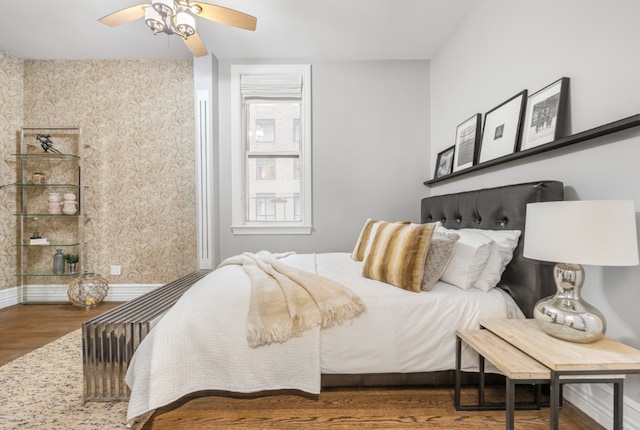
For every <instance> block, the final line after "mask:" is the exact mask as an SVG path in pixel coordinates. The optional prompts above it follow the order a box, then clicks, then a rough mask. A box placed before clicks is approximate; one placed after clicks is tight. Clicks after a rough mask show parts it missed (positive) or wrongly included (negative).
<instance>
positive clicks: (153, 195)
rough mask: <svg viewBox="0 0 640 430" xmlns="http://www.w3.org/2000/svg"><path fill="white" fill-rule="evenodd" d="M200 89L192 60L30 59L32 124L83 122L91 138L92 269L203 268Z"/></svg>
mask: <svg viewBox="0 0 640 430" xmlns="http://www.w3.org/2000/svg"><path fill="white" fill-rule="evenodd" d="M5 61H6V60H5ZM3 86H4V85H3ZM193 88H194V87H193V64H192V61H186V60H183V61H147V60H145V61H119V60H118V61H116V60H95V61H67V60H64V61H58V60H56V61H43V60H25V61H24V119H23V121H22V122H23V123H24V125H25V126H31V127H40V126H79V127H82V132H83V140H84V143H85V144H87V145H90V147H89V148H87V149H85V156H86V161H85V171H84V172H83V181H84V184H85V186H87V187H88V188H86V190H85V194H84V195H85V198H84V200H85V201H84V209H85V214H86V215H87V217H88V221H87V222H86V225H85V239H86V241H87V247H86V250H85V264H84V269H85V270H88V271H93V272H96V273H99V274H100V275H102V276H104V277H106V278H107V279H108V280H109V282H110V283H117V284H128V283H133V284H135V283H142V284H147V283H166V282H170V281H172V280H174V279H176V278H178V277H180V276H182V275H185V274H187V273H189V272H191V271H194V270H196V266H197V256H196V234H197V233H196V191H195V144H194V128H195V114H194V95H193V92H194V90H193ZM2 90H3V89H0V91H2ZM5 91H6V90H5ZM0 112H2V110H0ZM1 115H2V114H1V113H0V116H1ZM18 123H20V120H19V119H18ZM18 125H19V124H18ZM12 126H13V127H15V126H16V124H15V122H13V123H12ZM3 130H4V126H3ZM2 169H3V170H4V169H5V168H4V167H2ZM11 169H13V167H11ZM2 173H3V175H4V171H3V172H2ZM7 174H10V173H7ZM3 219H6V218H4V217H3ZM3 243H5V241H3ZM111 265H120V266H121V268H122V274H121V275H120V276H110V275H109V273H110V266H111ZM3 266H4V265H1V266H0V267H3ZM14 267H15V266H14ZM0 270H2V269H0Z"/></svg>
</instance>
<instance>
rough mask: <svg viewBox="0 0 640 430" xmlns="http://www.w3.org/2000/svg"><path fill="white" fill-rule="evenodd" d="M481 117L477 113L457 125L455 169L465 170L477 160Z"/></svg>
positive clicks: (455, 170)
mask: <svg viewBox="0 0 640 430" xmlns="http://www.w3.org/2000/svg"><path fill="white" fill-rule="evenodd" d="M480 117H481V115H480V114H479V113H477V114H475V115H474V116H472V117H471V118H469V119H468V120H466V121H465V122H463V123H462V124H460V125H459V126H458V127H456V140H455V145H454V148H455V150H454V158H453V171H454V172H457V171H459V170H464V169H466V168H467V167H471V166H473V164H474V163H475V161H476V154H477V149H478V142H479V141H480Z"/></svg>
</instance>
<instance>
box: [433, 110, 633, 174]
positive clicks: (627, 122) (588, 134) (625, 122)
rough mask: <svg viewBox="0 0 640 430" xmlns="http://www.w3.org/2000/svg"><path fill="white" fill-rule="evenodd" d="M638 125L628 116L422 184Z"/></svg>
mask: <svg viewBox="0 0 640 430" xmlns="http://www.w3.org/2000/svg"><path fill="white" fill-rule="evenodd" d="M639 125H640V114H637V115H633V116H630V117H628V118H624V119H621V120H618V121H614V122H611V123H609V124H605V125H601V126H599V127H595V128H592V129H590V130H586V131H582V132H580V133H576V134H572V135H571V136H566V137H562V138H560V139H557V140H554V141H553V142H549V143H545V144H544V145H540V146H536V147H535V148H529V149H527V150H525V151H519V152H514V153H513V154H509V155H505V156H503V157H500V158H496V159H494V160H489V161H485V162H484V163H480V164H476V165H474V166H471V167H469V168H467V169H464V170H460V171H458V172H453V173H450V174H448V175H445V176H441V177H439V178H434V179H430V180H428V181H425V182H424V185H426V186H430V185H433V184H436V183H438V182H445V181H449V180H452V179H454V178H459V177H461V176H464V175H467V174H469V173H472V172H477V171H478V170H482V169H486V168H488V167H493V166H497V165H499V164H504V163H507V162H510V161H515V160H520V159H522V158H525V157H529V156H532V155H535V154H541V153H543V152H548V151H552V150H554V149H558V148H563V147H565V146H569V145H574V144H576V143H580V142H585V141H587V140H591V139H595V138H597V137H602V136H606V135H609V134H613V133H616V132H618V131H622V130H626V129H629V128H633V127H637V126H639Z"/></svg>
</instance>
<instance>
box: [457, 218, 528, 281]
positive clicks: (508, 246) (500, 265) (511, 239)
mask: <svg viewBox="0 0 640 430" xmlns="http://www.w3.org/2000/svg"><path fill="white" fill-rule="evenodd" d="M463 231H470V232H474V233H479V234H483V235H485V236H486V237H488V238H489V239H491V240H493V242H494V245H493V247H492V248H491V254H489V258H488V259H487V264H486V265H485V266H484V269H482V272H481V273H480V276H479V277H478V280H477V281H476V282H475V283H474V284H473V286H474V287H475V288H477V289H479V290H482V291H489V290H491V289H492V288H494V287H495V286H496V285H498V282H500V278H501V277H502V272H504V269H505V268H506V267H507V264H509V262H510V261H511V259H512V258H513V251H514V249H516V246H518V239H519V238H520V233H521V232H520V230H479V229H463Z"/></svg>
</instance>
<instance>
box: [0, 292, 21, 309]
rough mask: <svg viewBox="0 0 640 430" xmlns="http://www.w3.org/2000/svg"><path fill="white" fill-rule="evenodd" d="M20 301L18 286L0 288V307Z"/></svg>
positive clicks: (6, 306)
mask: <svg viewBox="0 0 640 430" xmlns="http://www.w3.org/2000/svg"><path fill="white" fill-rule="evenodd" d="M18 303H20V288H19V287H13V288H7V289H4V290H0V309H2V308H8V307H9V306H13V305H17V304H18Z"/></svg>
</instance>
